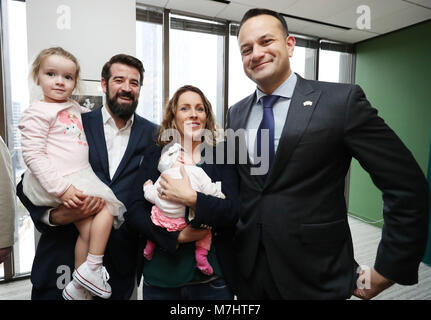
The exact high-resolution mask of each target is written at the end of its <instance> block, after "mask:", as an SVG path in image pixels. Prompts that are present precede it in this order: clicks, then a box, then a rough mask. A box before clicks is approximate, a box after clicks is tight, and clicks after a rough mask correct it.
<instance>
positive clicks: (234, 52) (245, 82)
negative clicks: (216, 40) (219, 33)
mask: <svg viewBox="0 0 431 320" xmlns="http://www.w3.org/2000/svg"><path fill="white" fill-rule="evenodd" d="M254 90H256V84H255V83H254V82H253V81H251V80H250V79H249V78H248V77H247V76H246V74H245V73H244V68H243V66H242V58H241V53H240V51H239V46H238V38H237V36H236V35H232V34H231V35H230V37H229V100H228V101H229V107H231V106H233V105H234V104H235V103H236V102H238V101H240V100H241V99H243V98H245V97H247V96H248V95H250V94H252V93H253V92H254Z"/></svg>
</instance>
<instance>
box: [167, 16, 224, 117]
mask: <svg viewBox="0 0 431 320" xmlns="http://www.w3.org/2000/svg"><path fill="white" fill-rule="evenodd" d="M170 20H171V29H170V35H169V40H170V44H169V49H170V52H169V66H170V70H169V98H171V97H172V95H173V94H174V92H175V91H176V90H177V89H178V88H180V87H181V86H183V85H187V84H190V85H193V86H196V87H198V88H199V89H201V90H202V92H203V93H204V94H205V96H206V97H207V98H208V100H209V101H210V102H211V105H212V108H213V111H214V114H215V116H216V119H217V122H218V123H219V124H220V125H222V120H223V119H222V118H223V108H224V93H223V86H224V28H225V25H224V24H218V23H216V22H209V21H206V20H202V19H193V18H189V17H185V16H179V15H173V14H172V15H171V17H170Z"/></svg>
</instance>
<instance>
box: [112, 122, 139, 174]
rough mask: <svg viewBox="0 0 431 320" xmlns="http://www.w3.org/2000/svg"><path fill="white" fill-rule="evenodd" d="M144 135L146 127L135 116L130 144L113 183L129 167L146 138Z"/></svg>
mask: <svg viewBox="0 0 431 320" xmlns="http://www.w3.org/2000/svg"><path fill="white" fill-rule="evenodd" d="M143 134H144V126H143V125H142V124H141V123H140V121H139V118H138V117H136V116H135V120H134V121H133V124H132V128H131V130H130V138H129V143H128V144H127V148H126V151H125V152H124V155H123V158H122V159H121V162H120V164H119V165H118V168H117V171H115V174H114V176H113V177H112V182H114V181H115V180H116V179H117V178H118V176H119V175H120V174H121V171H123V169H124V168H125V167H126V166H127V164H128V162H129V160H130V158H131V157H132V155H133V152H134V151H135V150H136V146H137V144H138V143H139V141H140V140H141V139H143V138H144V137H143Z"/></svg>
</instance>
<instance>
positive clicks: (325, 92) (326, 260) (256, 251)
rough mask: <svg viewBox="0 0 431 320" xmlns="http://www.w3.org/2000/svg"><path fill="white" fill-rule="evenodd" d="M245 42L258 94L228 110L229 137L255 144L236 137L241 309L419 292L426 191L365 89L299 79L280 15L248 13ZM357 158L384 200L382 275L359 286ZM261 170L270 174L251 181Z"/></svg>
mask: <svg viewBox="0 0 431 320" xmlns="http://www.w3.org/2000/svg"><path fill="white" fill-rule="evenodd" d="M238 43H239V47H240V51H241V56H242V62H243V67H244V71H245V73H246V75H247V76H248V77H249V78H250V79H251V80H253V81H254V82H255V83H256V85H257V88H256V91H255V92H253V93H252V94H251V95H250V96H248V97H246V98H244V99H243V100H241V101H239V102H238V103H236V104H235V105H233V106H232V107H231V108H230V109H229V112H228V114H227V128H230V129H233V131H234V132H237V131H240V129H247V130H249V132H250V133H253V132H254V133H258V134H256V138H255V139H254V138H253V137H251V135H249V136H248V140H247V139H246V137H245V136H244V135H243V136H240V138H241V141H242V142H243V143H242V145H243V146H245V148H243V149H242V154H246V155H247V156H248V157H247V160H248V162H247V163H239V164H238V166H237V168H238V172H239V177H240V199H241V210H240V217H239V222H238V224H237V232H236V235H235V245H236V252H237V262H238V264H237V265H238V268H239V271H240V277H239V278H240V279H239V280H240V281H239V282H240V288H239V294H238V298H239V299H346V298H350V297H351V296H352V294H354V295H355V296H358V297H360V298H363V299H370V298H373V297H374V296H376V295H377V294H379V293H380V292H382V291H383V290H385V289H386V288H388V287H389V286H391V285H392V284H393V283H398V284H401V285H412V284H415V283H417V282H418V267H419V263H420V261H421V259H422V256H423V254H424V250H425V244H426V239H427V233H428V230H427V228H428V219H429V218H428V215H429V188H428V185H427V181H426V179H425V176H424V174H423V172H422V170H421V168H420V167H419V165H418V164H417V162H416V160H415V159H414V157H413V155H412V153H411V152H410V151H409V150H408V149H407V148H406V146H405V145H404V144H403V143H402V141H401V140H400V139H399V138H398V137H397V135H396V134H395V133H394V132H393V130H392V129H390V128H389V127H388V125H387V124H386V123H385V122H384V121H383V119H382V118H380V117H379V116H378V114H377V110H376V109H374V108H373V107H372V106H371V105H370V103H369V102H368V100H367V99H366V97H365V94H364V92H363V91H362V89H361V88H360V87H359V86H357V85H350V84H335V83H328V82H321V81H311V80H306V79H303V78H302V77H300V76H299V75H298V74H295V73H294V72H293V71H292V70H291V67H290V60H289V59H290V57H292V55H293V52H294V47H295V38H294V37H293V36H291V35H289V33H288V28H287V24H286V21H285V19H284V18H283V17H282V16H281V15H280V14H278V13H276V12H274V11H271V10H266V9H259V8H255V9H250V10H249V11H247V12H246V13H245V15H244V17H243V19H242V21H241V24H240V27H239V35H238ZM256 129H258V130H256ZM253 130H254V131H253ZM264 130H266V131H267V132H269V135H267V136H266V147H267V148H266V151H267V152H266V154H267V156H266V157H263V156H262V155H265V153H264V152H263V151H264V146H265V136H264V134H263V133H264ZM240 132H243V133H245V130H242V131H240ZM260 132H262V135H260ZM268 138H269V139H268ZM259 151H260V152H259ZM259 154H260V156H259ZM352 157H354V158H355V159H357V160H358V161H359V163H360V164H361V165H362V167H363V168H364V169H365V170H366V171H367V172H368V173H369V174H370V176H371V179H372V180H373V182H374V184H375V185H376V187H378V188H379V189H380V190H381V191H382V197H383V201H384V205H383V217H384V226H383V229H382V239H381V241H380V244H379V248H378V251H377V255H376V260H375V264H374V267H373V268H371V269H370V271H369V272H366V273H364V274H362V272H361V276H360V277H359V278H358V273H357V271H358V264H357V263H356V261H355V259H354V253H353V243H352V236H351V233H350V228H349V225H348V219H347V207H346V201H345V198H344V187H345V176H346V174H347V171H348V169H349V166H350V162H351V160H352ZM260 160H262V161H260ZM265 162H266V166H265V167H266V169H268V170H266V172H263V174H265V173H267V175H263V174H261V175H256V174H253V170H254V169H256V165H258V164H260V165H261V166H262V167H264V163H265ZM364 282H365V283H364Z"/></svg>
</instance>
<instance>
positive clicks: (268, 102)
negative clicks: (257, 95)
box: [255, 95, 280, 179]
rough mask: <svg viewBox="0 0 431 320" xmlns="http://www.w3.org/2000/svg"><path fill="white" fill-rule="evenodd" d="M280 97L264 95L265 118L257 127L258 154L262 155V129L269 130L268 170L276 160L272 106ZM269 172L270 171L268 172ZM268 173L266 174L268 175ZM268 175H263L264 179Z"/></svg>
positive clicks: (262, 99)
mask: <svg viewBox="0 0 431 320" xmlns="http://www.w3.org/2000/svg"><path fill="white" fill-rule="evenodd" d="M278 98H280V96H275V95H274V96H273V95H268V96H263V97H262V98H261V101H262V105H263V118H262V121H261V123H260V125H259V128H258V129H257V136H256V144H255V145H256V150H255V152H256V155H258V156H262V136H261V135H262V130H263V129H266V130H268V131H269V141H268V151H269V159H268V160H269V164H268V172H269V169H270V168H271V165H272V162H273V160H274V154H275V152H274V112H273V110H272V107H273V106H274V104H275V102H276V101H277V100H278ZM263 143H264V144H266V143H267V142H266V141H263ZM262 161H266V159H262ZM267 174H268V173H267ZM267 174H266V175H267ZM266 175H265V176H263V178H264V179H266Z"/></svg>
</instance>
